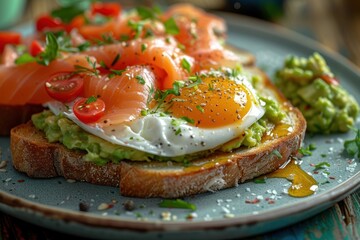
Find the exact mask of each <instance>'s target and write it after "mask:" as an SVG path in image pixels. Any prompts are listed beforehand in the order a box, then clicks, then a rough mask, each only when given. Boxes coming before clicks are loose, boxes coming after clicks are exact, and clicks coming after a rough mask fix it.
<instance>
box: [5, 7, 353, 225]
mask: <svg viewBox="0 0 360 240" xmlns="http://www.w3.org/2000/svg"><path fill="white" fill-rule="evenodd" d="M216 14H218V15H219V16H223V17H224V18H225V20H228V19H229V18H231V19H234V18H235V19H237V20H236V21H232V23H231V24H232V25H235V26H239V27H244V26H245V27H247V28H251V29H253V30H255V31H260V32H261V33H263V34H270V35H272V36H277V37H280V38H282V39H285V40H286V41H291V42H293V43H296V44H299V45H301V46H303V47H306V48H308V49H312V50H315V51H319V52H321V53H325V54H326V58H332V60H333V61H335V62H336V63H338V64H340V65H341V66H342V67H345V68H346V69H347V70H348V71H349V72H350V73H352V74H355V75H358V76H360V69H359V67H357V66H356V65H355V64H354V63H352V62H350V60H348V59H347V58H345V57H344V56H342V55H340V54H339V53H337V52H334V51H331V50H329V49H327V48H325V47H324V46H323V45H321V44H320V43H319V42H316V41H315V40H312V39H310V38H308V37H306V36H304V35H301V34H299V33H296V32H294V31H292V30H290V29H287V28H285V27H282V26H280V25H276V24H274V23H269V22H265V21H263V20H259V19H255V18H252V17H247V16H241V15H237V14H235V13H225V12H216ZM238 19H241V21H239V20H238ZM243 22H246V24H248V25H249V26H246V24H244V23H243ZM24 26H25V25H24ZM357 189H360V171H358V172H357V173H355V174H354V175H352V176H351V177H349V178H348V179H346V180H345V181H343V182H342V183H340V184H338V185H336V186H334V187H333V188H331V189H329V190H326V191H325V192H322V193H319V194H317V195H315V196H313V197H310V198H311V199H312V201H307V200H308V199H309V198H306V199H304V200H303V201H298V202H296V203H291V204H290V203H284V204H282V205H281V207H276V208H273V209H267V210H262V212H261V214H247V215H242V216H240V217H236V216H235V218H227V219H226V218H223V219H216V220H211V221H205V220H202V221H191V222H189V221H183V222H175V221H171V222H166V221H163V220H160V219H159V220H152V221H148V222H147V221H139V220H132V219H123V218H121V216H119V217H115V216H101V215H95V214H92V213H90V214H89V213H84V212H80V211H74V210H69V209H62V208H60V207H53V206H48V205H46V204H42V203H36V202H32V201H30V200H27V199H25V198H21V197H18V196H15V195H12V194H9V193H7V192H5V191H3V190H1V189H0V202H1V203H3V204H5V205H6V206H8V207H10V208H14V209H15V210H20V211H28V210H31V211H33V214H39V213H40V214H42V215H43V216H44V217H50V218H53V217H55V218H56V219H58V220H62V221H66V220H68V219H70V220H71V221H74V217H75V219H77V221H76V222H77V223H80V224H85V225H87V226H97V227H102V228H111V229H126V230H137V231H138V230H143V231H171V230H174V229H176V230H179V231H181V230H208V229H218V228H221V227H225V228H226V227H239V226H242V225H249V224H256V223H260V222H267V221H273V220H276V219H279V218H281V217H285V216H289V215H291V214H294V213H298V212H299V211H302V210H306V209H309V208H313V209H316V206H317V205H319V204H320V203H324V202H328V203H329V204H331V205H332V204H334V203H335V202H337V201H340V200H342V199H344V198H345V197H346V196H348V195H350V194H352V193H353V192H355V191H357ZM18 204H20V205H21V204H24V205H22V207H21V206H17V205H18ZM287 205H291V208H286V206H287ZM24 206H26V207H24ZM284 207H285V209H286V211H279V210H280V209H283V208H284ZM318 208H319V207H318ZM40 210H42V211H40ZM51 211H53V212H52V214H51ZM59 213H60V215H57V214H59ZM59 216H62V217H63V218H61V219H59V218H58V217H59ZM89 219H90V220H91V221H89ZM93 221H94V222H93ZM99 221H100V222H101V223H103V225H99Z"/></svg>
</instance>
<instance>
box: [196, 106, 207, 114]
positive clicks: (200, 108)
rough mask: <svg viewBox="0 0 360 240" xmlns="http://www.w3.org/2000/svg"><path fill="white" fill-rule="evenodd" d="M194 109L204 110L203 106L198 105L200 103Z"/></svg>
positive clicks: (202, 111)
mask: <svg viewBox="0 0 360 240" xmlns="http://www.w3.org/2000/svg"><path fill="white" fill-rule="evenodd" d="M196 109H197V110H199V111H200V112H201V113H204V112H205V110H204V108H203V107H202V106H200V105H197V106H196Z"/></svg>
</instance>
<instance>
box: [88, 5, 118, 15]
mask: <svg viewBox="0 0 360 240" xmlns="http://www.w3.org/2000/svg"><path fill="white" fill-rule="evenodd" d="M120 12H121V6H120V4H118V3H111V2H106V3H99V2H98V3H93V4H92V5H91V13H92V14H93V15H95V14H101V15H104V16H109V17H116V16H118V15H119V14H120Z"/></svg>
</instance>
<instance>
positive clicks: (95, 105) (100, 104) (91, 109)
mask: <svg viewBox="0 0 360 240" xmlns="http://www.w3.org/2000/svg"><path fill="white" fill-rule="evenodd" d="M73 112H74V114H75V116H76V117H77V118H78V119H79V120H80V121H82V122H83V123H93V122H96V121H98V120H99V119H100V118H101V117H102V116H104V114H105V102H104V101H103V100H101V99H100V98H96V97H90V98H80V99H78V100H77V101H76V102H75V103H74V106H73Z"/></svg>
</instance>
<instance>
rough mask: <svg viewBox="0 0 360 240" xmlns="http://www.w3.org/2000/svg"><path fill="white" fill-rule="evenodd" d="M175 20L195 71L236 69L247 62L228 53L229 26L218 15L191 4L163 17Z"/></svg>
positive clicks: (176, 36)
mask: <svg viewBox="0 0 360 240" xmlns="http://www.w3.org/2000/svg"><path fill="white" fill-rule="evenodd" d="M170 17H173V18H174V19H175V21H176V23H177V26H178V28H179V34H177V35H175V38H176V40H177V41H179V42H180V43H181V44H183V45H184V46H185V52H186V53H187V54H189V55H190V56H192V57H193V58H194V59H195V62H196V67H195V71H199V70H203V69H210V68H219V67H221V66H222V67H235V66H237V65H238V64H240V63H242V62H243V58H241V57H240V56H238V55H237V54H235V53H234V52H232V51H230V50H228V49H226V48H225V47H224V46H223V42H224V40H225V38H226V31H227V29H226V23H225V21H224V20H223V19H222V18H220V17H217V16H215V15H212V14H209V13H206V12H205V11H203V10H202V9H199V8H196V7H194V6H192V5H190V4H177V5H174V6H173V7H170V8H169V10H168V11H166V12H165V13H164V15H163V18H164V20H166V19H169V18H170Z"/></svg>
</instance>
